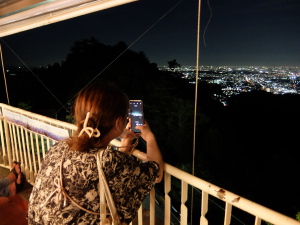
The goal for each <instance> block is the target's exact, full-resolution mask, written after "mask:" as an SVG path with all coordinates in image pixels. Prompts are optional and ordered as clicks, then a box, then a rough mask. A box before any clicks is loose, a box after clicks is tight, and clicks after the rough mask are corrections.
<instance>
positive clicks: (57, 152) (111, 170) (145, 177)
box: [28, 141, 159, 225]
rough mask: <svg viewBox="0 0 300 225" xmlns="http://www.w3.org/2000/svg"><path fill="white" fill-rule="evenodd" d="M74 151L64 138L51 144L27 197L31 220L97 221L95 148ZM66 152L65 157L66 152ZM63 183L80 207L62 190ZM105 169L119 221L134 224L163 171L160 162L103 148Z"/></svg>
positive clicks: (73, 222)
mask: <svg viewBox="0 0 300 225" xmlns="http://www.w3.org/2000/svg"><path fill="white" fill-rule="evenodd" d="M99 150H100V149H90V151H89V152H88V153H86V152H78V151H71V150H70V149H69V147H68V145H67V143H66V141H60V142H58V143H57V144H55V145H53V146H52V147H51V148H50V149H49V151H48V152H47V154H46V157H45V159H44V162H43V164H42V167H41V169H40V171H39V173H38V176H37V179H36V181H35V186H34V188H33V190H32V193H31V196H30V199H29V208H28V224H29V225H30V224H78V225H83V224H99V221H100V215H99V214H98V212H99V210H100V206H99V201H100V200H99V190H98V185H99V175H98V170H97V161H96V153H97V152H98V151H99ZM63 152H64V159H63V160H61V159H62V157H63ZM61 162H62V173H63V177H62V184H63V187H64V189H65V190H66V192H67V193H68V195H69V196H70V197H71V199H72V200H73V201H75V202H76V203H77V204H78V205H80V206H81V207H83V208H84V209H87V210H89V211H92V212H95V213H90V212H86V210H82V209H80V208H79V207H77V206H76V205H75V204H73V203H72V202H71V201H70V200H68V199H67V198H63V195H62V194H59V191H60V190H59V182H60V167H61ZM102 165H103V166H102V168H103V171H104V174H105V176H106V181H107V183H108V186H109V189H110V191H111V194H112V197H113V199H114V202H115V205H116V209H117V212H118V216H119V217H120V221H121V223H124V224H128V223H130V222H131V221H132V220H133V219H134V217H135V215H136V212H137V210H138V209H139V207H140V206H141V203H142V201H143V200H144V198H145V197H146V195H148V194H149V192H150V190H151V189H152V188H153V186H154V183H155V181H156V179H157V177H158V176H159V166H158V164H157V163H156V162H140V161H137V160H135V159H133V158H132V157H131V156H129V155H127V154H125V153H123V152H119V151H116V150H112V149H105V150H104V152H103V156H102Z"/></svg>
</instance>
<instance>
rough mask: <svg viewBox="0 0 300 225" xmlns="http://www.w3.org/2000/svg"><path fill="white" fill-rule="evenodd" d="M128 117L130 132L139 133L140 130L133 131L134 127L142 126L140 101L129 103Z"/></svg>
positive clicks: (142, 118)
mask: <svg viewBox="0 0 300 225" xmlns="http://www.w3.org/2000/svg"><path fill="white" fill-rule="evenodd" d="M130 117H131V123H132V124H131V128H132V130H133V131H134V132H140V130H137V129H135V126H142V125H143V124H144V116H143V102H142V101H130Z"/></svg>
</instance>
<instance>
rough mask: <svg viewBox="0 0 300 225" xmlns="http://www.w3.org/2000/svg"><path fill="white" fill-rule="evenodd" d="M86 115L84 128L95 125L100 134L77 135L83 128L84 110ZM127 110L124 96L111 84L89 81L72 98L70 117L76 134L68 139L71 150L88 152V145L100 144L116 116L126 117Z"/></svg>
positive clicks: (96, 145) (99, 145)
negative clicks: (73, 119)
mask: <svg viewBox="0 0 300 225" xmlns="http://www.w3.org/2000/svg"><path fill="white" fill-rule="evenodd" d="M88 112H90V117H89V119H88V122H87V127H91V128H93V129H95V128H97V129H98V130H99V131H100V133H101V135H100V137H91V138H90V137H89V136H88V135H87V134H86V133H85V132H83V134H82V135H81V136H79V137H78V133H79V132H80V131H81V129H82V128H83V124H84V121H85V118H86V115H87V113H88ZM127 113H128V98H127V97H126V95H125V94H124V93H123V92H122V91H121V90H120V89H119V88H117V87H116V86H115V85H112V84H108V83H93V84H90V85H89V86H87V87H85V88H84V89H82V90H81V91H80V92H79V93H78V96H77V98H76V100H75V104H74V117H75V123H76V125H77V134H75V135H74V136H73V137H71V138H70V139H69V140H68V145H69V147H70V148H71V149H72V150H76V151H88V150H89V149H90V148H97V147H106V146H102V145H103V143H102V139H103V137H105V136H106V135H107V134H108V132H109V131H110V130H111V129H112V128H113V127H114V125H115V122H116V120H117V119H118V118H119V117H123V118H124V120H125V119H126V116H127Z"/></svg>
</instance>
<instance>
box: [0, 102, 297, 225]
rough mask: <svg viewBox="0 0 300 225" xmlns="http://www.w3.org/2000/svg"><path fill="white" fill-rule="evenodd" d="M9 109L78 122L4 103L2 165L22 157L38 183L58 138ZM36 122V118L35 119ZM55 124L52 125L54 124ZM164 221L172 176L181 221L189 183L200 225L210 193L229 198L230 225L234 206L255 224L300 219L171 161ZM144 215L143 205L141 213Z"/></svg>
mask: <svg viewBox="0 0 300 225" xmlns="http://www.w3.org/2000/svg"><path fill="white" fill-rule="evenodd" d="M9 113H16V114H17V115H18V116H19V117H20V118H22V116H24V117H26V118H28V119H29V121H31V119H32V120H34V121H38V123H41V124H42V125H44V124H49V125H51V126H53V127H57V128H60V129H65V130H68V133H69V134H70V135H71V134H72V133H73V132H74V131H75V130H76V126H75V125H74V124H70V123H66V122H62V121H59V120H56V119H51V118H48V117H45V116H42V115H39V114H35V113H32V112H28V111H26V110H22V109H18V108H15V107H12V106H8V105H6V104H2V103H0V156H1V157H0V166H1V167H5V168H9V165H11V163H12V161H13V160H19V161H21V165H22V166H23V167H22V170H23V171H25V175H26V178H27V180H28V182H29V183H31V184H32V185H34V181H35V177H36V175H37V172H38V169H39V167H40V165H41V161H42V158H43V157H44V155H45V153H46V151H47V150H48V149H49V148H50V146H51V145H52V144H54V143H55V142H56V141H57V140H55V139H53V137H50V136H49V135H47V134H45V133H39V132H36V131H34V130H33V129H31V128H30V125H29V124H27V125H24V124H21V125H20V124H19V123H17V122H16V123H15V121H14V120H12V118H7V117H6V116H7V115H8V116H11V115H9ZM31 122H32V121H31ZM50 128H51V127H50ZM112 144H113V145H116V146H120V142H119V141H118V140H113V141H112ZM133 155H134V156H136V157H138V158H140V159H141V160H144V161H146V160H147V157H146V154H145V153H143V152H141V151H139V150H137V149H135V150H134V151H133ZM164 173H165V176H164V188H165V196H164V224H172V222H171V213H172V205H171V200H172V198H171V197H170V196H169V193H170V191H171V177H174V178H177V179H179V180H180V181H181V207H180V224H187V220H188V216H187V215H188V208H187V207H186V205H185V203H186V201H187V200H188V186H192V187H193V188H197V189H199V190H201V192H202V197H201V205H202V206H201V217H200V225H206V224H208V221H207V219H206V214H207V212H208V199H209V196H214V197H216V198H218V199H220V200H222V201H223V202H225V205H226V207H225V216H224V225H229V224H230V221H231V217H232V207H236V208H239V209H241V210H243V211H245V212H247V213H249V214H251V215H253V216H254V217H255V225H260V224H261V221H262V220H265V221H268V222H269V223H272V224H281V225H300V222H299V221H297V220H295V219H292V218H290V217H287V216H285V215H283V214H280V213H278V212H275V211H273V210H271V209H269V208H267V207H264V206H262V205H259V204H257V203H255V202H252V201H250V200H248V199H246V198H243V197H241V196H238V195H236V194H234V193H232V192H230V191H227V190H225V189H223V188H220V187H218V186H216V185H214V184H211V183H209V182H207V181H205V180H202V179H201V178H198V177H195V176H193V175H192V174H189V173H187V172H184V171H182V170H180V169H178V168H176V167H174V166H172V165H169V164H167V163H165V164H164ZM149 202H150V203H149V204H150V207H149V208H150V215H151V216H150V224H154V223H155V220H154V217H155V191H154V189H153V190H152V191H151V193H150V201H149ZM138 215H139V217H141V216H142V211H141V209H140V210H139V213H138ZM138 224H142V220H141V219H139V220H138Z"/></svg>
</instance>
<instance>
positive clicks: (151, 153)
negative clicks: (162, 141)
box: [136, 121, 164, 183]
mask: <svg viewBox="0 0 300 225" xmlns="http://www.w3.org/2000/svg"><path fill="white" fill-rule="evenodd" d="M136 129H139V130H141V137H142V138H143V139H144V140H145V141H146V143H147V153H146V156H147V160H148V161H155V162H157V163H158V165H159V177H158V179H157V181H156V182H157V183H159V182H160V181H161V180H162V178H163V171H164V161H163V158H162V154H161V152H160V149H159V147H158V144H157V142H156V138H155V136H154V134H153V133H152V131H151V129H150V127H149V124H148V123H147V122H146V121H145V124H144V125H143V126H136Z"/></svg>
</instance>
